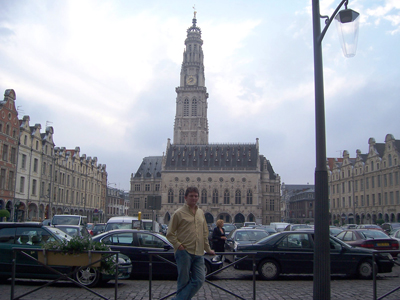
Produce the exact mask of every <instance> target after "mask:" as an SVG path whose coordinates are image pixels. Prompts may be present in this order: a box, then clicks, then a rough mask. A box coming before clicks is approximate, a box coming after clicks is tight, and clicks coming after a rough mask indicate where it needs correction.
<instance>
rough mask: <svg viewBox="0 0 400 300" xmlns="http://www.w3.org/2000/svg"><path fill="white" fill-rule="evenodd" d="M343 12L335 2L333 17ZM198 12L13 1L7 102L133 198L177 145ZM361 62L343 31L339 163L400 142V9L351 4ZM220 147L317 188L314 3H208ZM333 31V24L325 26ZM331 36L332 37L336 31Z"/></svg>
mask: <svg viewBox="0 0 400 300" xmlns="http://www.w3.org/2000/svg"><path fill="white" fill-rule="evenodd" d="M339 3H340V1H339V0H322V1H321V14H322V15H331V14H332V13H333V11H334V10H335V8H336V6H337V5H338V4H339ZM193 4H194V3H193V1H191V2H189V1H183V0H181V1H175V0H174V1H165V0H146V1H144V0H143V1H142V0H141V1H138V0H136V1H128V0H120V1H118V0H113V1H111V0H109V1H106V0H104V1H101V0H92V1H91V0H76V1H73V0H70V1H53V0H35V1H29V0H19V1H15V0H0V92H1V93H2V94H4V91H5V90H6V89H14V90H15V92H16V95H17V100H16V105H17V106H18V111H19V118H20V119H22V117H23V116H24V115H29V116H30V120H31V121H30V124H31V126H33V125H34V124H35V123H40V124H41V125H42V132H44V131H45V127H46V122H51V123H48V124H49V125H50V126H53V128H54V131H55V134H54V141H55V143H56V146H57V147H66V148H67V149H73V148H75V147H76V146H79V147H80V149H81V154H86V155H87V156H91V157H94V156H96V157H97V158H98V162H99V163H100V164H106V165H107V172H108V181H109V182H110V184H111V186H116V187H118V188H121V189H125V190H129V181H130V176H131V173H135V172H136V171H137V169H138V167H139V165H140V163H141V161H142V159H143V157H146V156H159V155H162V154H163V152H165V149H166V144H167V139H168V138H171V139H172V138H173V125H174V118H175V101H176V93H175V87H177V86H178V85H179V74H180V67H181V63H182V53H183V50H184V40H185V38H186V29H187V28H188V27H190V26H191V23H192V18H193V8H192V7H193ZM349 8H351V9H354V10H355V11H357V12H359V13H360V29H359V37H358V47H357V54H356V56H355V57H354V58H350V59H349V58H345V57H344V56H343V54H342V50H341V47H340V43H339V39H338V35H337V32H336V28H335V24H332V26H331V27H330V28H329V30H328V32H327V34H326V36H325V38H324V41H323V61H324V82H325V109H326V138H327V156H328V157H340V156H341V154H342V152H343V151H344V150H348V151H349V153H350V156H351V157H355V155H356V150H357V149H360V150H361V151H362V153H366V152H367V151H368V139H369V138H370V137H374V138H375V140H376V142H378V143H383V142H384V140H385V136H386V134H389V133H390V134H393V135H394V137H395V138H396V139H400V126H399V111H400V96H399V95H400V82H399V79H400V76H399V75H400V74H399V73H400V68H399V53H400V1H398V0H374V1H371V0H350V1H349ZM196 11H197V25H198V26H199V27H200V28H201V29H202V39H203V41H204V45H203V51H204V64H205V77H206V87H207V91H208V93H209V99H208V121H209V129H210V133H209V142H210V143H255V141H256V138H259V139H260V153H261V154H263V155H265V156H266V157H267V159H269V160H270V162H271V164H272V166H273V167H274V170H275V172H276V173H278V174H279V175H280V176H281V181H282V182H285V183H286V184H306V183H310V184H313V182H314V169H315V118H314V111H315V106H314V77H313V70H314V66H313V48H312V47H313V46H312V19H311V0H281V1H265V0H259V1H256V0H253V1H248V0H236V1H232V0H231V1H224V0H220V1H215V0H212V1H211V0H210V1H201V3H196ZM322 22H323V21H322ZM322 24H323V23H322Z"/></svg>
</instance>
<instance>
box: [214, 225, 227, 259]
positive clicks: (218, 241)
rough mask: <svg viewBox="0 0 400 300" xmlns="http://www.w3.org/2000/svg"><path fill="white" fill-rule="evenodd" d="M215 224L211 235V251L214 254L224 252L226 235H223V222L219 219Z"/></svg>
mask: <svg viewBox="0 0 400 300" xmlns="http://www.w3.org/2000/svg"><path fill="white" fill-rule="evenodd" d="M216 224H217V226H216V227H215V228H214V230H213V234H212V245H213V249H214V251H215V252H225V241H226V235H225V229H224V228H223V226H224V220H221V219H220V220H218V221H217V223H216ZM221 260H222V255H221Z"/></svg>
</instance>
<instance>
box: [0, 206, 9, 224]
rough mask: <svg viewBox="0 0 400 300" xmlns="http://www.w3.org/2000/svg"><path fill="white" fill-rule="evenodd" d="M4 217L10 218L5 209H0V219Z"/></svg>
mask: <svg viewBox="0 0 400 300" xmlns="http://www.w3.org/2000/svg"><path fill="white" fill-rule="evenodd" d="M4 217H6V218H7V219H8V218H10V212H9V211H8V210H7V209H0V221H2V220H3V218H4Z"/></svg>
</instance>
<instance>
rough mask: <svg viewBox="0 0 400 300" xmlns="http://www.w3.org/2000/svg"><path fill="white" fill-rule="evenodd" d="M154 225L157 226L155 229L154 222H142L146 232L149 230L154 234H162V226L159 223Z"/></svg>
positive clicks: (147, 220)
mask: <svg viewBox="0 0 400 300" xmlns="http://www.w3.org/2000/svg"><path fill="white" fill-rule="evenodd" d="M154 224H155V226H154V228H153V220H149V219H144V220H142V226H143V229H144V230H149V231H153V232H156V233H159V232H160V225H159V224H158V222H157V221H154ZM153 229H154V230H153Z"/></svg>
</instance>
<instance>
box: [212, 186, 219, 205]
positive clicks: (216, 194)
mask: <svg viewBox="0 0 400 300" xmlns="http://www.w3.org/2000/svg"><path fill="white" fill-rule="evenodd" d="M212 203H215V204H216V203H218V191H217V189H215V190H214V191H213V197H212Z"/></svg>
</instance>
